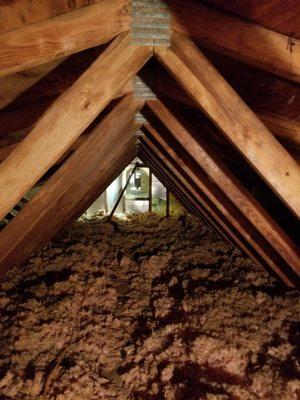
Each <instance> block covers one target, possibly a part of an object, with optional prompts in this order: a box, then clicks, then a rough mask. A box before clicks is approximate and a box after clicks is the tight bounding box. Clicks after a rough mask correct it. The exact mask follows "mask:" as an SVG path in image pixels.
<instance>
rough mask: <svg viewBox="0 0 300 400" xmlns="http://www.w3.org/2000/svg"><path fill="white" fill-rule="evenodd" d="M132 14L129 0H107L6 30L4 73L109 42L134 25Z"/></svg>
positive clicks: (0, 48) (1, 43)
mask: <svg viewBox="0 0 300 400" xmlns="http://www.w3.org/2000/svg"><path fill="white" fill-rule="evenodd" d="M129 14H130V12H129V8H128V1H127V0H103V1H101V2H98V3H96V4H92V5H90V6H87V7H83V8H81V9H79V10H75V11H71V12H69V13H65V14H62V15H59V16H57V17H54V18H49V19H47V20H44V21H40V22H37V23H35V24H30V25H27V26H24V27H22V28H20V29H16V30H12V31H9V32H6V33H3V34H2V35H0V76H5V75H9V74H12V73H14V72H18V71H22V70H24V69H27V68H31V67H34V66H36V65H40V64H43V63H47V62H48V61H52V60H54V59H57V58H62V57H64V56H67V55H69V54H72V53H76V52H78V51H81V50H84V49H87V48H89V47H93V46H97V45H100V44H103V43H106V42H108V41H109V40H111V39H113V38H114V37H115V36H116V35H118V34H120V33H121V32H124V31H126V30H129V29H130V15H129ZM83 26H85V27H86V28H87V29H82V27H83Z"/></svg>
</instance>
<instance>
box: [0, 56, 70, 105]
mask: <svg viewBox="0 0 300 400" xmlns="http://www.w3.org/2000/svg"><path fill="white" fill-rule="evenodd" d="M63 61H64V58H63V59H59V60H55V61H51V62H49V63H46V64H43V65H39V66H38V67H34V68H30V69H27V70H25V71H22V72H16V73H14V74H12V75H9V76H6V77H3V78H0V109H2V108H3V107H5V106H7V105H8V104H9V103H11V102H12V101H13V100H14V99H15V98H17V97H18V96H19V95H20V94H21V93H23V92H25V91H26V90H27V89H28V88H30V87H31V86H32V85H34V84H35V83H36V82H38V81H39V80H41V79H42V78H43V77H44V76H45V75H47V74H48V73H49V72H51V71H52V70H53V69H54V68H56V67H57V66H58V65H59V64H60V63H62V62H63Z"/></svg>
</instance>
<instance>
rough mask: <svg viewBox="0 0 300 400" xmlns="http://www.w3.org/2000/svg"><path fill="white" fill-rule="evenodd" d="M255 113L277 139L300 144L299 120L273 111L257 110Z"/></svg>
mask: <svg viewBox="0 0 300 400" xmlns="http://www.w3.org/2000/svg"><path fill="white" fill-rule="evenodd" d="M256 115H257V116H258V118H260V119H261V120H262V122H263V123H264V124H265V125H266V126H267V127H268V128H269V129H270V131H271V132H272V133H273V135H275V136H277V138H278V139H283V140H284V141H286V142H289V143H293V144H295V145H298V146H300V121H297V120H292V119H289V118H286V117H282V116H281V115H277V114H274V113H266V112H264V113H262V112H259V113H256Z"/></svg>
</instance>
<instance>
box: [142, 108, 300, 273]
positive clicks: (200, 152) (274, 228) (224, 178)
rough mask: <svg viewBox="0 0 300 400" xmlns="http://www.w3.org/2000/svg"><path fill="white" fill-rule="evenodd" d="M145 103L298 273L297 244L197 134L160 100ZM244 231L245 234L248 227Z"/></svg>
mask: <svg viewBox="0 0 300 400" xmlns="http://www.w3.org/2000/svg"><path fill="white" fill-rule="evenodd" d="M147 104H148V106H149V107H150V108H151V110H152V111H153V112H154V113H155V115H156V116H157V117H158V118H159V120H160V121H161V122H162V123H163V124H164V125H165V126H166V127H167V128H168V130H169V132H170V133H172V135H173V136H174V138H175V139H176V140H177V141H178V142H179V143H180V144H181V146H182V147H183V148H185V149H186V151H187V152H188V154H189V155H190V156H191V157H192V159H193V160H195V161H196V162H197V163H198V164H199V166H200V167H201V168H203V169H204V170H205V172H206V173H207V175H208V176H209V177H210V178H211V179H212V180H213V181H214V182H215V183H216V184H217V186H218V187H219V188H220V189H221V190H222V192H223V193H224V194H225V195H226V196H227V197H228V198H229V199H230V200H231V201H232V203H233V204H235V205H236V207H237V208H238V209H239V211H240V212H241V213H242V214H243V215H244V217H245V218H246V219H247V220H248V221H250V223H251V224H252V226H253V227H254V228H255V229H258V232H260V233H261V234H262V235H263V237H264V238H265V239H266V240H267V242H268V243H269V244H270V246H271V247H272V248H274V249H275V251H276V252H277V253H278V254H280V255H281V256H282V257H283V258H284V259H285V261H286V263H287V264H288V265H289V267H290V268H291V269H292V270H293V271H294V272H295V274H296V275H298V276H300V258H299V252H298V250H297V249H296V246H295V245H294V244H293V243H292V241H291V240H290V239H289V238H288V237H287V235H286V234H285V233H284V232H283V230H282V229H281V228H280V227H279V226H278V225H277V224H276V223H275V221H274V220H273V219H272V218H271V217H270V216H269V215H268V214H267V212H266V211H265V210H264V209H263V208H262V207H261V206H260V205H259V203H258V202H257V201H256V200H255V199H254V198H253V197H252V195H251V194H250V193H249V192H247V190H246V189H245V188H244V187H243V186H242V185H241V183H240V182H239V181H238V180H237V179H236V178H235V177H234V176H233V174H232V173H231V172H230V171H229V170H228V168H227V167H226V165H225V164H224V163H223V162H222V160H221V159H220V158H219V157H218V156H217V155H216V154H215V153H214V152H213V151H212V149H210V148H209V146H207V144H206V143H205V142H204V141H203V140H201V139H200V138H199V137H197V140H196V139H195V137H194V136H193V135H192V134H191V133H190V132H189V131H188V130H187V129H186V128H185V126H184V125H183V124H182V123H181V122H180V121H179V120H178V119H177V118H176V117H175V116H174V115H173V114H172V113H171V111H170V110H169V109H168V108H167V107H165V106H164V104H163V103H161V102H160V101H148V102H147ZM217 197H219V196H217ZM214 202H215V203H218V199H217V198H215V199H214ZM221 206H222V204H221ZM232 222H233V221H232ZM233 223H234V222H233ZM245 233H246V234H247V230H246V232H245ZM249 239H251V238H249ZM271 264H272V268H274V269H275V271H276V272H277V273H278V266H276V264H275V263H271Z"/></svg>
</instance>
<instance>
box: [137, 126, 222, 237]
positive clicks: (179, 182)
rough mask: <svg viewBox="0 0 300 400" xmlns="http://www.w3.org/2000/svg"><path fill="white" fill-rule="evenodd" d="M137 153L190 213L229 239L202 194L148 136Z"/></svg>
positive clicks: (143, 139) (148, 127)
mask: <svg viewBox="0 0 300 400" xmlns="http://www.w3.org/2000/svg"><path fill="white" fill-rule="evenodd" d="M147 129H150V130H151V131H153V128H152V127H150V126H147ZM141 143H142V145H141V147H140V150H139V153H138V154H139V155H140V154H142V155H143V156H144V157H146V159H147V162H148V163H150V165H151V168H152V169H153V171H155V172H156V174H157V175H158V177H159V179H160V180H161V182H162V183H163V184H164V185H165V186H166V187H168V189H169V191H170V192H171V193H173V194H174V195H176V194H177V195H178V199H179V202H182V204H183V205H184V206H185V208H186V209H187V210H188V211H189V212H190V213H191V214H192V215H196V216H198V217H201V219H203V220H204V222H206V223H207V224H208V225H210V226H211V227H212V228H213V229H214V230H216V231H217V232H218V233H219V234H220V235H221V236H223V237H224V239H225V240H227V241H230V235H228V234H225V231H224V230H223V228H222V227H221V226H220V225H219V223H218V221H217V220H216V219H215V218H214V217H213V213H211V212H210V211H211V210H210V209H209V208H208V207H207V203H206V202H205V200H204V198H203V197H202V195H201V194H200V193H199V191H198V192H197V191H196V190H195V189H194V188H193V187H192V186H191V184H190V183H189V182H188V181H187V180H186V178H185V177H184V176H183V174H182V171H180V170H179V169H178V168H177V167H176V166H174V165H173V164H172V163H171V162H170V161H169V160H168V159H167V157H166V155H165V154H166V152H164V151H161V149H159V148H158V147H156V146H155V144H154V143H153V142H152V141H150V140H149V138H142V140H141ZM173 161H174V160H173Z"/></svg>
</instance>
